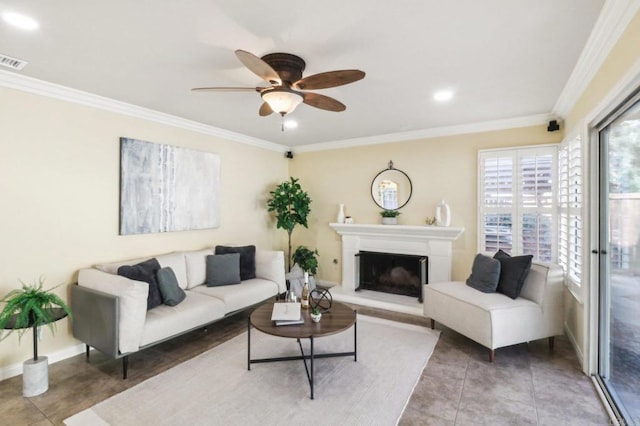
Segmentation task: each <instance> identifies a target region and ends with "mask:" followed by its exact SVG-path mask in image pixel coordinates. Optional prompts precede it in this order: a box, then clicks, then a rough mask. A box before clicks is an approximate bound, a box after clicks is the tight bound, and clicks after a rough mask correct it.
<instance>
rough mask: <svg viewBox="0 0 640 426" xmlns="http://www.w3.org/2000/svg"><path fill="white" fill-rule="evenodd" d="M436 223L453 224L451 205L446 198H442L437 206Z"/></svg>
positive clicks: (440, 224) (442, 224) (441, 224)
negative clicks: (446, 201) (445, 200)
mask: <svg viewBox="0 0 640 426" xmlns="http://www.w3.org/2000/svg"><path fill="white" fill-rule="evenodd" d="M436 225H437V226H449V225H451V209H449V205H448V204H447V203H445V202H444V200H441V201H440V202H439V203H438V205H437V206H436Z"/></svg>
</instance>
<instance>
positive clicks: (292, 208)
mask: <svg viewBox="0 0 640 426" xmlns="http://www.w3.org/2000/svg"><path fill="white" fill-rule="evenodd" d="M269 194H271V198H269V200H267V208H268V211H270V212H275V214H276V227H277V228H282V229H284V230H285V231H287V235H288V237H289V245H288V248H289V250H288V251H287V270H288V271H291V234H292V233H293V229H294V228H295V226H296V225H302V226H304V227H305V228H308V224H307V216H309V213H310V212H311V207H310V205H311V198H309V194H307V193H306V192H305V191H304V190H303V189H302V187H301V186H300V184H299V183H298V179H296V178H294V177H292V178H291V180H290V181H286V182H282V183H281V184H280V185H278V186H276V189H275V190H273V191H271V192H269Z"/></svg>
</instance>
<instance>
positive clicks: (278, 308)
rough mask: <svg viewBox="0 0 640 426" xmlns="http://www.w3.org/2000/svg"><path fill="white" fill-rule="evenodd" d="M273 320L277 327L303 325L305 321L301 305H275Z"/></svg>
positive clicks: (272, 314)
mask: <svg viewBox="0 0 640 426" xmlns="http://www.w3.org/2000/svg"><path fill="white" fill-rule="evenodd" d="M271 320H272V321H275V324H276V325H294V324H303V323H304V319H303V318H302V312H301V310H300V303H292V302H285V303H274V304H273V312H272V313H271Z"/></svg>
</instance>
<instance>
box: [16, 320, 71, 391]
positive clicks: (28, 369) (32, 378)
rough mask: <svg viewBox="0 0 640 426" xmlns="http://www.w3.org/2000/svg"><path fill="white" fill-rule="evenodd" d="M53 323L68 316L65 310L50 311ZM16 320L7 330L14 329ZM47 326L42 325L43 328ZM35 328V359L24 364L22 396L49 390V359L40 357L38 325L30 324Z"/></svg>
mask: <svg viewBox="0 0 640 426" xmlns="http://www.w3.org/2000/svg"><path fill="white" fill-rule="evenodd" d="M48 311H49V314H50V317H51V322H56V321H58V320H61V319H62V318H64V317H66V316H67V313H66V312H65V311H64V309H61V308H50V309H48ZM31 322H32V321H31ZM14 325H15V319H14V320H13V321H10V322H9V323H8V324H7V325H6V327H5V328H6V329H13V328H15V327H14ZM43 325H46V324H40V326H43ZM29 327H30V328H33V359H28V360H26V361H25V362H23V363H22V396H25V397H29V396H36V395H40V394H43V393H45V392H46V391H47V390H48V389H49V359H48V358H47V357H46V356H40V357H38V325H37V324H34V323H30V324H29Z"/></svg>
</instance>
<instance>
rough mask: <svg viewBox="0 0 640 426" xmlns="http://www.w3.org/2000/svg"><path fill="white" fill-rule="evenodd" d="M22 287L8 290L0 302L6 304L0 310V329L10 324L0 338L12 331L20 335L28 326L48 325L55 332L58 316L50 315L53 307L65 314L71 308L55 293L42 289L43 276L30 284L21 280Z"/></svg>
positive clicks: (68, 312) (69, 312) (68, 313)
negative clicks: (7, 330)
mask: <svg viewBox="0 0 640 426" xmlns="http://www.w3.org/2000/svg"><path fill="white" fill-rule="evenodd" d="M21 284H22V288H21V289H16V290H12V291H10V292H9V293H8V294H7V295H6V296H5V297H4V298H2V300H0V302H4V303H5V304H6V305H5V307H4V308H3V309H2V312H0V330H4V329H5V327H7V326H10V329H9V332H8V333H4V334H3V336H1V337H0V340H3V339H5V338H6V337H7V336H8V335H9V334H10V333H11V332H12V331H17V332H18V335H19V336H20V337H22V335H24V333H26V332H27V331H28V330H29V328H31V327H33V326H36V327H39V326H41V325H48V326H49V328H50V329H51V332H52V333H54V332H55V321H56V319H59V318H54V317H53V316H52V312H53V311H52V309H53V308H56V307H57V308H60V309H62V310H63V311H64V312H65V313H66V314H67V315H69V316H71V309H69V307H68V306H67V304H66V303H64V301H63V300H62V299H61V298H60V297H59V296H58V295H57V294H55V293H52V292H51V291H52V290H53V289H55V287H54V288H51V289H49V290H44V289H43V288H42V287H43V285H44V280H43V278H40V280H39V282H38V283H37V284H36V283H35V282H34V283H33V284H32V285H28V284H25V283H23V282H21Z"/></svg>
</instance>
